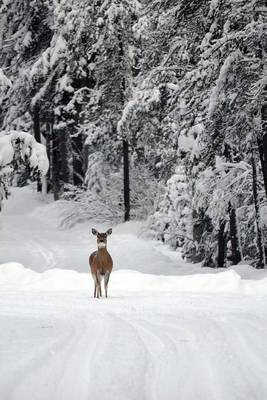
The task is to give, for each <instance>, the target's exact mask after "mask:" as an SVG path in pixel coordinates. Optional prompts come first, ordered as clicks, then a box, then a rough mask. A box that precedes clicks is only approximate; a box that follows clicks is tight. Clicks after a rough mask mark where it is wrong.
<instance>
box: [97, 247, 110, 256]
mask: <svg viewBox="0 0 267 400" xmlns="http://www.w3.org/2000/svg"><path fill="white" fill-rule="evenodd" d="M107 252H108V250H107V247H102V248H98V249H97V253H98V254H99V255H100V256H101V255H105V254H106V253H107Z"/></svg>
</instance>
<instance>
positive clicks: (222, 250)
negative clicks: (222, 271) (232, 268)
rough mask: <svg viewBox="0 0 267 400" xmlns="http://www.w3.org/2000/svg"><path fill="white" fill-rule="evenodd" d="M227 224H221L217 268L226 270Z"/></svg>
mask: <svg viewBox="0 0 267 400" xmlns="http://www.w3.org/2000/svg"><path fill="white" fill-rule="evenodd" d="M224 229H225V222H221V223H220V228H219V232H218V260H217V268H225V255H226V240H225V232H224Z"/></svg>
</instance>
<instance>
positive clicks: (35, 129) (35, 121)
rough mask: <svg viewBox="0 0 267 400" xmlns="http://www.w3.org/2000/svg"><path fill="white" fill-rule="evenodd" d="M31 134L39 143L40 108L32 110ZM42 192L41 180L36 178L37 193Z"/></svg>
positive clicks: (36, 107)
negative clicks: (32, 133)
mask: <svg viewBox="0 0 267 400" xmlns="http://www.w3.org/2000/svg"><path fill="white" fill-rule="evenodd" d="M33 132H34V138H35V140H36V142H38V143H41V130H40V108H39V107H38V106H37V105H36V106H35V107H34V109H33ZM41 191H42V183H41V179H40V178H39V177H38V178H37V192H41Z"/></svg>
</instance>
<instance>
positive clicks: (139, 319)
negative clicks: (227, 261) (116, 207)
mask: <svg viewBox="0 0 267 400" xmlns="http://www.w3.org/2000/svg"><path fill="white" fill-rule="evenodd" d="M63 207H64V203H62V202H61V203H58V204H57V203H51V204H46V203H44V202H41V201H40V200H39V199H38V197H37V195H36V194H34V193H32V192H31V190H29V189H27V188H24V189H15V190H13V197H11V198H10V199H9V200H8V202H7V203H6V205H5V208H4V210H3V213H2V217H1V229H0V247H1V254H0V263H1V264H2V265H1V266H0V326H1V329H0V360H1V361H0V398H1V399H4V400H15V399H17V400H33V399H34V400H41V399H42V400H48V399H50V400H62V399H64V400H74V399H78V400H85V399H91V398H93V399H95V400H98V399H99V400H100V399H101V400H113V399H114V400H121V399H122V400H125V399H127V400H143V399H144V400H172V399H175V400H177V399H179V400H196V399H198V400H202V399H203V400H206V399H209V400H212V399H214V400H220V399H221V400H239V399H240V400H241V399H242V400H257V399H259V400H262V399H264V398H266V397H267V380H266V374H267V346H266V332H267V273H266V271H262V270H261V271H256V270H254V269H252V268H251V267H249V266H245V265H244V266H237V267H235V268H234V269H231V270H224V271H218V270H211V269H201V268H200V266H198V265H191V264H186V263H184V262H183V261H182V259H181V258H180V255H179V253H176V252H172V251H170V250H169V249H168V248H167V247H166V246H164V245H162V244H160V243H157V242H153V241H149V240H145V239H143V238H142V237H140V235H139V233H140V231H142V225H141V224H139V223H133V222H132V223H127V224H122V225H119V226H117V227H113V234H112V235H111V236H110V237H109V240H108V248H109V250H110V253H111V255H112V256H113V259H114V272H113V273H112V275H111V280H110V286H109V294H110V297H109V298H108V299H100V300H97V299H94V298H93V297H92V294H93V285H92V279H91V277H90V275H89V272H88V271H89V267H88V255H89V254H90V252H92V251H93V250H95V248H96V244H95V237H93V236H92V235H91V233H90V231H91V228H92V226H95V227H96V228H98V229H100V230H101V229H103V230H104V229H106V228H108V227H109V226H99V225H98V224H94V223H93V222H90V223H89V222H86V223H84V224H79V225H76V226H75V227H74V228H72V229H68V230H63V229H61V228H60V227H59V220H60V218H59V215H60V213H61V212H62V208H63Z"/></svg>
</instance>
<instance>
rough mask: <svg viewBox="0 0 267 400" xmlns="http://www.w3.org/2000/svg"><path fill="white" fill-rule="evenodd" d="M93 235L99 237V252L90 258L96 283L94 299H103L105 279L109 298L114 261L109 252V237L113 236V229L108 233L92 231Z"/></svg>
mask: <svg viewBox="0 0 267 400" xmlns="http://www.w3.org/2000/svg"><path fill="white" fill-rule="evenodd" d="M92 234H93V235H95V236H96V237H97V251H94V252H93V253H92V254H91V255H90V257H89V264H90V268H91V273H92V277H93V280H94V283H95V290H94V297H97V298H99V296H101V297H102V291H101V279H102V278H103V277H104V284H105V295H106V297H108V281H109V276H110V273H111V271H112V267H113V261H112V258H111V256H110V254H109V252H108V251H107V237H108V235H111V234H112V229H108V230H107V232H106V233H99V232H97V230H96V229H94V228H93V229H92Z"/></svg>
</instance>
